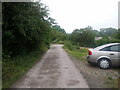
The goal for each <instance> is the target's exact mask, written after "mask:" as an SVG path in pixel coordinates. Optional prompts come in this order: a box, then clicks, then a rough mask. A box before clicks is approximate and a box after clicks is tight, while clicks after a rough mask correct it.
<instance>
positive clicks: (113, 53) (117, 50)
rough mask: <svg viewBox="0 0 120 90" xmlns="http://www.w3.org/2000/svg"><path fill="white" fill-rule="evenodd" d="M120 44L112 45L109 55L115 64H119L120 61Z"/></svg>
mask: <svg viewBox="0 0 120 90" xmlns="http://www.w3.org/2000/svg"><path fill="white" fill-rule="evenodd" d="M119 54H120V45H112V46H110V52H109V57H110V58H111V62H112V64H113V65H118V64H119V63H120V55H119Z"/></svg>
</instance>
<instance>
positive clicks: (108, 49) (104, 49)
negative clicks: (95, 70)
mask: <svg viewBox="0 0 120 90" xmlns="http://www.w3.org/2000/svg"><path fill="white" fill-rule="evenodd" d="M100 51H111V50H110V47H105V48H103V49H101V50H100Z"/></svg>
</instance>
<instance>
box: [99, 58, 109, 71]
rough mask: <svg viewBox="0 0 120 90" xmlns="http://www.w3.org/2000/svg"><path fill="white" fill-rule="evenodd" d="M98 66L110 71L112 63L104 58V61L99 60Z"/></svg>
mask: <svg viewBox="0 0 120 90" xmlns="http://www.w3.org/2000/svg"><path fill="white" fill-rule="evenodd" d="M98 66H99V67H100V68H101V69H108V68H110V67H111V62H110V60H109V59H107V58H102V59H100V60H98Z"/></svg>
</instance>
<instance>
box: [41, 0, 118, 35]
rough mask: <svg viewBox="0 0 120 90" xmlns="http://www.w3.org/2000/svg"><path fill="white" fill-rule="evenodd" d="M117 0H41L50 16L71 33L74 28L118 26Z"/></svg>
mask: <svg viewBox="0 0 120 90" xmlns="http://www.w3.org/2000/svg"><path fill="white" fill-rule="evenodd" d="M118 1H119V0H42V2H43V3H45V4H46V5H47V6H48V7H49V9H50V16H51V17H52V18H54V19H56V21H57V22H58V24H59V25H60V26H61V27H62V28H64V29H65V30H66V32H67V33H71V32H72V31H73V30H74V29H76V28H84V27H87V26H88V25H89V26H92V27H93V28H94V29H97V30H99V29H100V28H103V27H106V28H107V27H114V28H117V26H118Z"/></svg>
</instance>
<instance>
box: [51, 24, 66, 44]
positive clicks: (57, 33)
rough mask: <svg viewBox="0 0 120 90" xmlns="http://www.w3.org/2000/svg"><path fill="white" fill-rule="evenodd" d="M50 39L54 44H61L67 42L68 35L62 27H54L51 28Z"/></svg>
mask: <svg viewBox="0 0 120 90" xmlns="http://www.w3.org/2000/svg"><path fill="white" fill-rule="evenodd" d="M50 37H51V40H52V42H53V43H61V42H63V41H64V40H66V37H67V34H66V32H65V30H64V29H62V28H61V27H60V26H58V25H54V26H52V28H51V32H50Z"/></svg>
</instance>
